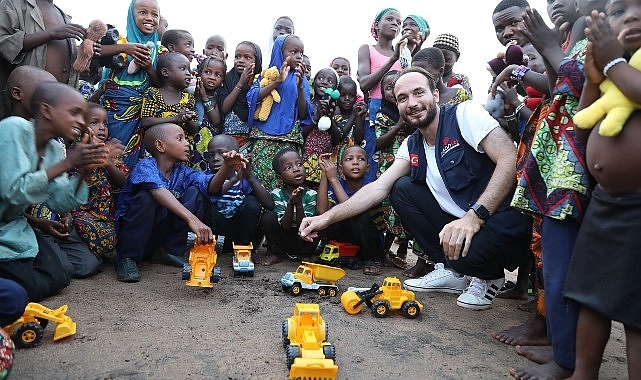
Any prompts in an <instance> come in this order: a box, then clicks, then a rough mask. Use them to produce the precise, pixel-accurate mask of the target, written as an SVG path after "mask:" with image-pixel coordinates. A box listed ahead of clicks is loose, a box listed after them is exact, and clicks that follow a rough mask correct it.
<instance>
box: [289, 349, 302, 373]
mask: <svg viewBox="0 0 641 380" xmlns="http://www.w3.org/2000/svg"><path fill="white" fill-rule="evenodd" d="M299 356H300V346H294V345H290V346H287V368H291V367H292V364H294V360H296V358H297V357H299Z"/></svg>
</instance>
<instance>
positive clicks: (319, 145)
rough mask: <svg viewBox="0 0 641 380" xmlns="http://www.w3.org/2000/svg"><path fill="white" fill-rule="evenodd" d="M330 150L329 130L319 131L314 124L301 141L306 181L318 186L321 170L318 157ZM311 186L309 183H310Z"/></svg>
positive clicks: (330, 137) (330, 138)
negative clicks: (303, 140) (302, 141)
mask: <svg viewBox="0 0 641 380" xmlns="http://www.w3.org/2000/svg"><path fill="white" fill-rule="evenodd" d="M331 152H332V136H330V134H329V131H321V130H319V129H318V128H317V127H316V126H313V127H312V130H311V131H310V132H309V134H308V135H307V137H306V138H305V142H304V143H303V156H302V158H303V165H304V166H305V174H306V175H307V179H306V181H307V182H308V183H313V184H316V186H318V184H319V183H320V179H321V175H322V174H323V170H322V169H321V167H320V164H319V161H320V160H319V157H320V155H321V154H323V153H331ZM310 186H311V185H310Z"/></svg>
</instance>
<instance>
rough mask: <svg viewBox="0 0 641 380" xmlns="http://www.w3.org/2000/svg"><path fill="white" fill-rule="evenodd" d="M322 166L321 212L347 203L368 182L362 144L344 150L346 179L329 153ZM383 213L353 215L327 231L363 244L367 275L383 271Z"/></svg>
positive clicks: (342, 163) (330, 235) (318, 208)
mask: <svg viewBox="0 0 641 380" xmlns="http://www.w3.org/2000/svg"><path fill="white" fill-rule="evenodd" d="M320 166H321V168H322V169H323V174H322V176H321V182H320V185H319V186H318V196H317V206H316V211H317V212H318V214H322V213H324V212H325V211H327V210H328V209H329V207H330V203H333V204H337V203H342V202H345V201H346V200H347V199H349V197H351V196H352V195H353V194H354V193H355V192H357V191H358V190H359V189H360V188H362V187H363V186H364V185H366V184H367V182H366V180H365V174H366V173H367V171H368V170H369V164H368V163H367V152H365V149H363V148H362V147H361V146H359V145H352V146H349V147H347V148H345V150H344V151H343V155H342V157H341V161H340V165H339V166H340V171H341V173H342V176H343V179H339V178H338V171H337V170H336V165H335V164H334V163H333V162H332V161H331V158H330V154H329V153H326V154H322V155H321V157H320ZM330 196H331V199H330ZM382 216H383V215H382V210H381V209H380V207H375V208H373V209H371V210H369V211H368V212H364V213H362V214H360V215H357V216H355V217H353V218H349V219H345V220H343V221H340V222H338V223H335V224H332V225H331V226H330V227H329V229H328V232H327V236H328V239H331V240H338V241H344V242H350V243H352V244H356V245H358V246H359V247H360V250H359V252H358V258H359V260H360V261H361V262H363V263H364V267H363V273H364V274H371V275H380V274H381V269H382V262H383V254H382V252H383V244H382V243H383V234H382V232H381V229H380V228H379V225H381V227H383V225H382V224H381V222H383V224H384V221H383V220H382ZM383 228H384V227H383Z"/></svg>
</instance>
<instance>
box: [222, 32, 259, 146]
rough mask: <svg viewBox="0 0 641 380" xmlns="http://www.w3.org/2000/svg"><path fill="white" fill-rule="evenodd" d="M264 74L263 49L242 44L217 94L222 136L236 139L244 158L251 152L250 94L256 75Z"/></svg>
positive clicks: (238, 47)
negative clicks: (248, 103) (221, 121)
mask: <svg viewBox="0 0 641 380" xmlns="http://www.w3.org/2000/svg"><path fill="white" fill-rule="evenodd" d="M262 71H263V55H262V53H261V50H260V47H259V46H258V45H256V44H255V43H253V42H251V41H242V42H240V43H239V44H238V45H236V50H235V51H234V67H232V68H231V69H230V70H229V72H228V73H227V75H225V81H224V82H223V86H222V87H221V88H220V89H219V90H218V91H217V95H216V100H217V102H218V104H219V107H220V112H221V114H222V115H224V116H223V117H224V121H223V128H222V133H224V134H226V135H230V136H234V137H235V138H236V140H237V141H238V146H239V148H238V152H239V153H241V154H242V155H244V156H247V155H249V152H251V147H252V144H251V140H250V139H249V131H250V128H249V124H248V122H247V120H248V114H249V106H248V105H247V91H248V90H249V87H250V86H251V85H252V83H254V74H257V73H261V72H262Z"/></svg>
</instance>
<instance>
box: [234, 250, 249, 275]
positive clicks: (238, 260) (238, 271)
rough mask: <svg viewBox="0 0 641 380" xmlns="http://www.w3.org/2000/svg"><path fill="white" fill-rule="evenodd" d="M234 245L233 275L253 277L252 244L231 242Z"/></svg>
mask: <svg viewBox="0 0 641 380" xmlns="http://www.w3.org/2000/svg"><path fill="white" fill-rule="evenodd" d="M232 245H233V247H234V260H233V267H234V277H236V276H239V275H247V276H249V277H254V263H253V262H252V249H254V245H253V244H252V243H249V245H240V244H236V243H232Z"/></svg>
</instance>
